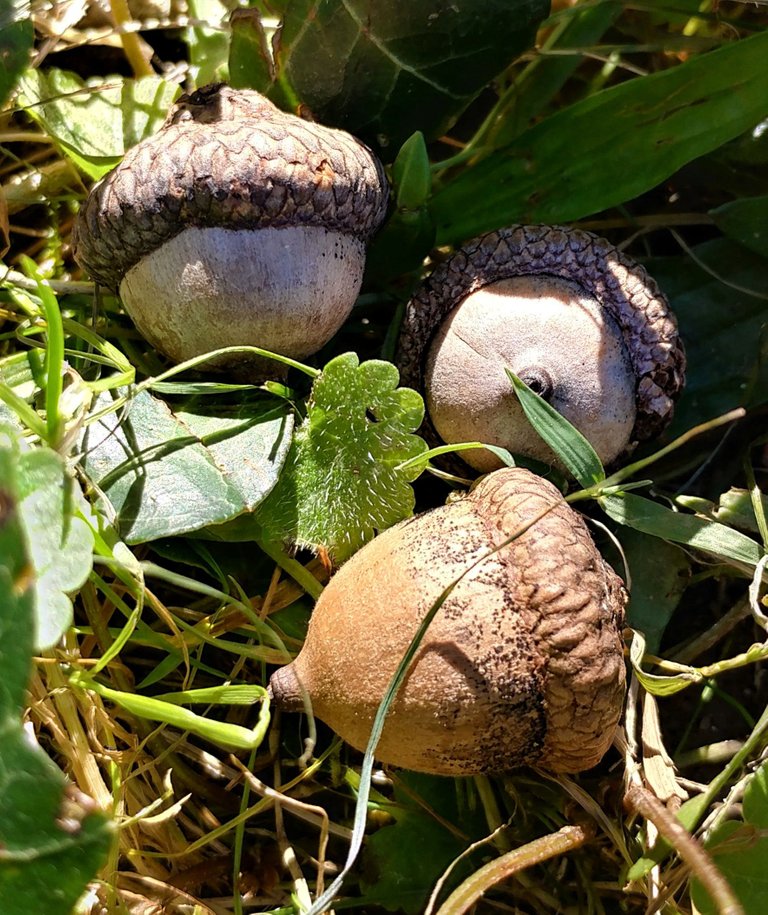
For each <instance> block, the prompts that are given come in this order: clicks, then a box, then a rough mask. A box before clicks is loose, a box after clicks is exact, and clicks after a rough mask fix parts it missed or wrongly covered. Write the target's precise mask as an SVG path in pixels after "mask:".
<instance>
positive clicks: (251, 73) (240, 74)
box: [229, 8, 275, 93]
mask: <svg viewBox="0 0 768 915" xmlns="http://www.w3.org/2000/svg"><path fill="white" fill-rule="evenodd" d="M230 28H231V38H230V44H229V81H230V83H231V84H232V85H233V86H234V87H235V89H256V90H257V91H258V92H262V93H266V92H268V91H269V89H270V86H271V85H272V83H273V81H274V78H275V72H274V67H273V66H272V54H271V52H270V50H269V41H268V38H267V32H266V30H265V28H264V26H263V24H262V14H261V12H260V11H259V10H258V9H252V8H251V9H249V8H245V9H236V10H234V12H233V13H232V17H231V19H230Z"/></svg>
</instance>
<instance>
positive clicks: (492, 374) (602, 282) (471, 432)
mask: <svg viewBox="0 0 768 915" xmlns="http://www.w3.org/2000/svg"><path fill="white" fill-rule="evenodd" d="M396 362H397V363H398V366H399V368H400V373H401V383H402V384H404V385H407V386H409V387H414V388H416V389H418V390H419V391H421V392H422V393H423V394H424V397H425V402H426V406H427V416H426V419H425V422H424V434H425V435H426V437H427V438H428V439H430V441H431V442H432V443H434V444H439V443H442V442H448V443H456V442H466V441H481V442H483V443H485V444H491V445H500V446H502V447H505V448H507V449H509V450H510V451H512V452H513V453H516V454H522V455H527V456H528V457H533V458H536V459H538V460H543V461H547V462H550V463H552V462H554V461H555V459H554V455H553V453H552V451H551V450H550V449H549V447H548V446H547V445H546V444H545V443H544V441H543V440H542V439H541V438H540V437H539V436H538V435H537V434H536V432H535V431H534V430H533V427H532V426H531V425H530V423H529V422H528V420H527V419H526V417H525V415H524V413H523V411H522V408H521V406H520V404H519V402H518V400H517V396H516V395H515V393H514V390H513V388H512V385H511V384H510V381H509V378H508V376H507V374H506V372H505V369H506V368H510V369H511V370H512V371H513V372H514V373H515V374H517V375H518V376H519V377H520V378H522V380H523V381H525V382H526V383H527V384H528V385H529V386H530V387H531V388H532V389H533V390H534V391H536V392H537V393H538V394H540V395H541V396H542V397H543V398H544V399H545V400H547V401H548V402H549V403H550V404H551V405H552V406H553V407H554V408H555V409H556V410H558V411H559V412H560V413H561V414H562V415H563V416H565V417H566V419H568V420H569V421H570V422H571V423H572V424H573V425H574V426H576V428H577V429H579V430H580V431H581V432H582V433H583V434H584V436H585V437H586V438H587V439H588V440H589V441H590V442H591V444H592V446H593V448H594V449H595V451H596V452H597V454H598V456H599V457H600V458H601V459H602V461H603V463H605V464H610V463H612V462H613V461H615V460H616V459H617V458H619V457H620V456H621V455H622V454H623V453H626V452H628V451H631V450H632V449H633V448H634V447H635V446H636V445H637V443H638V442H640V441H643V440H645V439H648V438H652V437H653V436H655V435H658V434H659V433H660V432H661V431H662V430H663V429H664V427H665V426H666V425H667V424H668V423H669V421H670V420H671V418H672V413H673V407H674V402H675V400H676V399H677V397H678V396H679V394H680V391H681V389H682V387H683V383H684V379H685V356H684V353H683V347H682V344H681V342H680V337H679V335H678V330H677V322H676V320H675V316H674V315H673V314H672V312H671V311H670V308H669V304H668V303H667V300H666V298H665V297H664V295H663V294H662V292H661V291H660V290H659V288H658V286H657V285H656V283H655V282H654V281H653V279H652V278H651V277H650V276H649V275H648V273H647V272H646V270H645V269H644V268H643V267H642V266H640V265H639V264H637V263H635V262H634V261H632V260H631V259H630V258H629V257H627V256H626V255H625V254H623V253H622V252H620V251H619V250H618V249H616V248H615V247H614V246H613V245H611V244H610V242H608V241H606V240H605V239H603V238H598V237H597V236H596V235H593V234H592V233H591V232H585V231H583V230H581V229H573V228H566V227H564V226H511V227H509V228H505V229H499V230H498V231H496V232H490V233H488V234H487V235H484V236H482V237H480V238H476V239H474V240H473V241H471V242H468V243H467V244H466V245H464V246H463V247H461V248H459V249H458V250H457V251H456V252H455V253H454V254H453V255H451V257H449V258H448V259H447V260H446V261H445V262H444V263H442V264H441V265H440V266H439V267H437V269H436V270H435V271H434V273H432V275H431V276H430V277H428V278H427V279H426V280H425V282H424V284H423V285H422V286H421V287H420V288H419V289H418V290H417V292H416V294H415V295H414V296H413V298H412V299H411V301H410V303H409V305H408V308H407V310H406V315H405V319H404V322H403V326H402V330H401V333H400V340H399V345H398V353H397V356H396ZM460 457H461V458H462V460H464V461H465V462H466V463H467V464H469V465H470V466H471V467H473V468H475V469H476V470H479V471H483V472H486V471H489V470H493V469H495V468H496V467H498V466H500V462H499V460H498V458H496V457H495V456H494V455H493V454H492V453H491V452H490V451H487V450H480V449H477V450H475V449H473V450H470V451H463V452H461V455H460Z"/></svg>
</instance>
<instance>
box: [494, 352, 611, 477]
mask: <svg viewBox="0 0 768 915" xmlns="http://www.w3.org/2000/svg"><path fill="white" fill-rule="evenodd" d="M504 371H505V372H506V373H507V377H508V378H509V380H510V381H511V382H512V386H513V388H514V391H515V394H517V397H518V400H519V401H520V406H521V407H522V408H523V411H524V413H525V415H526V416H527V417H528V421H529V422H530V424H531V425H532V426H533V428H534V429H535V430H536V432H537V433H538V434H539V435H540V436H541V437H542V438H543V439H544V441H545V442H546V443H547V444H548V445H549V447H550V448H551V449H552V450H553V451H554V452H555V454H556V455H557V456H558V457H559V458H560V460H561V461H562V462H563V464H565V466H566V467H567V468H568V470H569V471H570V473H572V474H573V476H574V477H575V478H576V480H578V482H579V485H580V486H583V487H584V489H588V488H590V487H592V486H594V485H595V484H596V483H601V482H602V481H603V480H604V479H605V470H604V469H603V465H602V462H601V461H600V458H599V457H598V456H597V453H596V452H595V449H594V448H593V447H592V445H590V443H589V442H588V441H587V440H586V438H584V436H583V435H582V434H581V432H579V430H578V429H576V428H575V427H574V426H573V425H571V423H569V422H568V420H567V419H566V418H565V417H564V416H562V415H561V414H560V413H558V412H557V410H555V408H554V407H551V406H550V405H549V404H548V403H547V402H546V400H544V399H543V398H542V397H539V395H538V394H535V393H534V392H533V391H532V390H531V389H530V388H529V387H528V385H527V384H525V382H524V381H522V380H521V379H520V378H518V377H517V375H515V373H514V372H513V371H512V370H511V369H504Z"/></svg>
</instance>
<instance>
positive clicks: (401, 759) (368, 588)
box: [270, 468, 626, 775]
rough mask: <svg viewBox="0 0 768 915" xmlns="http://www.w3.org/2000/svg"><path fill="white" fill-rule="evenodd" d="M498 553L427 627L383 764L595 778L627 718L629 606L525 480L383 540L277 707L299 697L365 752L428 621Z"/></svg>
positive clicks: (367, 555)
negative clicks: (591, 774)
mask: <svg viewBox="0 0 768 915" xmlns="http://www.w3.org/2000/svg"><path fill="white" fill-rule="evenodd" d="M516 534H517V535H518V536H516V537H515V539H514V540H512V542H510V543H509V544H508V545H504V546H502V544H505V543H506V541H508V540H509V538H510V537H513V536H514V535H516ZM495 547H501V548H500V549H499V550H498V551H497V552H492V551H493V549H494V548H495ZM489 552H492V555H490V556H488V558H487V559H485V560H484V561H483V562H481V563H480V564H478V565H476V566H475V567H474V568H472V569H471V570H470V571H469V572H468V573H467V574H466V575H465V577H464V578H463V579H462V580H461V581H460V582H459V584H458V585H457V586H456V587H455V589H454V590H453V591H452V592H451V593H450V595H449V596H448V597H447V599H446V600H445V602H444V604H443V605H442V606H441V607H440V609H439V610H438V612H437V614H436V616H435V618H434V619H433V620H432V622H431V623H430V625H429V628H428V629H427V632H426V634H425V637H424V640H423V642H422V644H421V647H420V649H419V651H418V653H417V655H416V657H415V658H414V661H413V663H412V665H411V667H410V669H409V671H408V673H407V675H406V679H405V682H404V683H403V685H402V686H401V688H400V691H399V693H398V695H397V697H396V699H395V701H394V703H393V705H392V707H391V709H390V712H389V715H388V718H387V721H386V723H385V726H384V732H383V735H382V738H381V741H380V743H379V745H378V748H377V751H376V755H377V757H378V758H379V759H381V760H382V761H383V762H386V763H390V764H392V765H396V766H402V767H404V768H407V769H414V770H417V771H422V772H431V773H435V774H440V775H472V774H479V773H494V772H495V773H498V772H504V771H507V770H509V769H511V768H513V767H515V766H519V765H524V764H528V765H538V766H541V767H543V768H546V769H549V770H551V771H554V772H577V771H580V770H583V769H588V768H590V767H591V766H594V765H595V764H596V763H597V762H598V761H599V760H600V759H601V758H602V756H603V754H604V753H605V751H606V750H607V749H608V747H609V746H610V744H611V741H612V739H613V734H614V731H615V728H616V724H617V722H618V719H619V716H620V713H621V708H622V702H623V695H624V683H625V671H624V661H623V647H622V640H621V625H622V621H623V608H624V604H625V600H626V593H625V591H624V588H623V585H622V583H621V580H620V579H619V578H618V576H617V575H616V574H615V573H614V572H613V571H612V570H611V568H610V567H609V566H608V565H607V564H606V563H605V562H604V561H603V559H602V557H601V556H600V554H599V552H598V551H597V548H596V547H595V545H594V543H593V541H592V539H591V537H590V535H589V532H588V531H587V528H586V525H585V523H584V521H583V520H582V519H581V517H580V516H579V515H577V514H576V513H575V512H574V511H573V510H572V509H571V508H570V507H569V506H568V505H567V504H566V503H565V502H564V501H563V498H562V496H561V494H560V493H559V492H558V490H556V489H555V488H554V487H553V486H552V485H551V484H550V483H548V482H546V481H544V480H542V479H541V478H539V477H536V476H534V475H533V474H531V473H529V472H528V471H526V470H522V469H519V468H508V469H503V470H499V471H496V472H494V473H492V474H490V475H488V476H486V477H485V478H483V479H482V480H481V481H480V483H479V484H478V485H477V486H476V487H475V488H474V490H472V492H471V493H470V494H469V495H467V496H466V497H465V498H462V499H459V500H457V501H454V502H451V503H449V504H447V505H445V506H443V507H441V508H437V509H434V510H433V511H430V512H427V513H425V514H423V515H420V516H417V517H415V518H412V519H410V520H409V521H406V522H404V523H402V524H400V525H398V526H397V527H395V528H391V529H389V530H387V531H385V532H384V533H382V534H380V535H379V536H378V537H376V538H375V539H374V540H373V541H372V542H371V543H369V544H368V545H367V546H365V547H364V548H363V549H362V550H360V552H359V553H357V554H356V555H355V556H354V557H353V558H352V559H351V560H350V561H349V562H347V563H346V564H345V565H344V566H343V567H342V568H341V569H340V571H339V572H338V573H337V574H336V575H335V576H334V578H333V579H332V580H331V582H330V583H329V585H328V586H327V587H326V589H325V591H324V592H323V594H322V596H321V598H320V600H319V601H318V603H317V606H316V608H315V611H314V614H313V616H312V620H311V623H310V627H309V632H308V634H307V639H306V642H305V644H304V646H303V648H302V650H301V652H300V654H299V655H298V657H297V658H296V659H295V661H294V662H293V663H292V664H290V665H288V666H287V667H284V668H281V669H280V670H278V671H277V672H276V673H275V674H274V675H273V676H272V679H271V681H270V690H271V692H272V695H273V697H274V700H275V702H276V704H277V705H278V707H281V708H284V709H287V710H294V711H300V710H302V709H303V708H304V704H303V690H306V693H307V694H308V697H309V699H310V701H311V704H312V708H313V710H314V714H315V715H316V716H317V717H318V718H320V719H321V720H323V721H325V722H326V723H327V724H328V725H330V727H332V728H333V729H334V730H335V731H336V732H337V733H338V734H340V735H341V737H343V738H344V740H346V741H347V742H348V743H350V744H352V746H354V747H356V748H358V749H361V750H362V749H364V748H365V746H366V744H367V741H368V738H369V735H370V732H371V727H372V723H373V718H374V715H375V713H376V710H377V708H378V705H379V703H380V702H381V699H382V697H383V695H384V693H385V690H386V688H387V686H388V684H389V682H390V679H391V678H392V676H393V674H394V672H395V669H396V668H397V665H398V663H399V662H400V659H401V658H402V657H403V655H404V654H405V652H406V650H407V648H408V645H409V643H410V641H411V639H412V638H413V636H414V634H415V632H416V629H417V627H418V625H419V623H420V621H421V620H422V619H423V618H424V616H425V614H426V613H427V612H428V611H429V609H430V607H431V606H432V604H433V603H434V602H435V601H436V600H437V599H438V598H439V597H440V595H441V594H442V592H443V590H444V589H445V588H446V587H447V586H448V585H450V584H451V583H452V582H453V581H454V580H455V579H457V578H458V577H459V576H460V575H461V574H462V573H463V572H465V570H467V569H468V568H470V567H471V566H472V565H473V563H474V562H475V561H476V560H478V559H479V558H480V557H483V556H485V555H486V554H488V553H489Z"/></svg>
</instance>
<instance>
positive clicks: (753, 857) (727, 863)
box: [691, 821, 768, 915]
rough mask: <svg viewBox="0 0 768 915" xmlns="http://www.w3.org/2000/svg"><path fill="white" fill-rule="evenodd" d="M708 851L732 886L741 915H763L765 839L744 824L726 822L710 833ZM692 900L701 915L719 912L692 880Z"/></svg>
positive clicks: (767, 874)
mask: <svg viewBox="0 0 768 915" xmlns="http://www.w3.org/2000/svg"><path fill="white" fill-rule="evenodd" d="M706 847H707V850H708V851H709V852H710V854H711V855H712V857H713V858H714V861H715V864H716V865H717V867H718V869H719V871H720V873H721V874H722V875H723V877H725V879H726V880H727V881H728V883H729V884H730V885H731V888H732V889H733V891H734V893H736V896H737V897H738V899H739V902H740V903H741V905H742V909H743V911H744V915H763V913H764V912H765V901H766V899H768V869H767V868H766V866H765V862H766V861H768V836H766V835H759V834H758V833H756V831H755V830H754V828H750V827H749V826H744V824H743V823H738V822H733V821H731V822H726V823H722V824H721V825H720V826H718V827H716V828H715V829H714V830H713V831H712V835H711V836H710V839H709V841H708V842H707V845H706ZM691 896H692V898H693V901H694V903H695V904H696V909H697V911H698V912H699V913H700V915H717V913H718V912H719V911H721V910H720V909H719V908H718V907H717V906H716V905H715V903H714V902H713V901H712V899H711V898H710V896H709V894H708V893H707V892H706V890H705V889H704V887H703V886H702V885H701V883H700V882H699V881H698V880H696V879H695V878H694V880H693V882H692V885H691Z"/></svg>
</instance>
